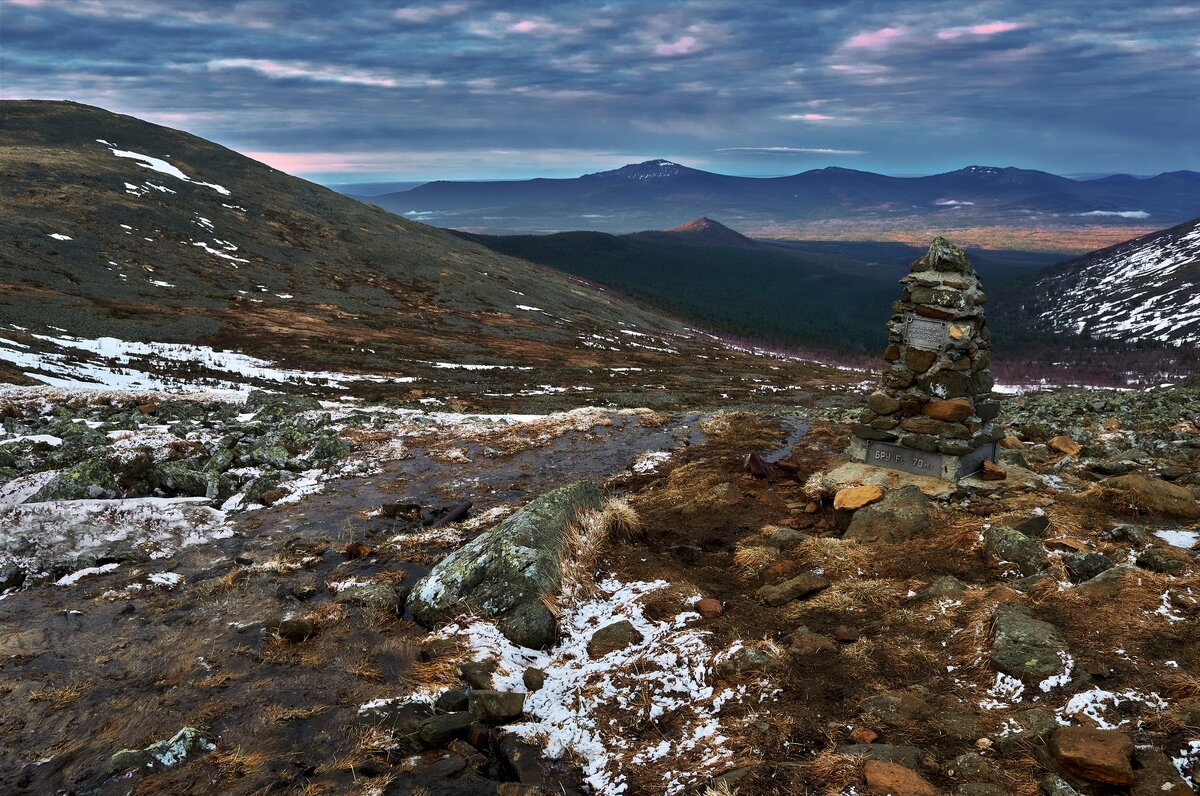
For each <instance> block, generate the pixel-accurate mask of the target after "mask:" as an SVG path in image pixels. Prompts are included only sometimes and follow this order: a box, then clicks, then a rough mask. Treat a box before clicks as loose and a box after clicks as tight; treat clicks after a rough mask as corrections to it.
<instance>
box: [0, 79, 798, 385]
mask: <svg viewBox="0 0 1200 796" xmlns="http://www.w3.org/2000/svg"><path fill="white" fill-rule="evenodd" d="M3 113H4V125H3V128H0V175H2V177H3V178H2V179H0V200H2V201H3V204H4V213H3V215H2V216H0V381H9V382H17V383H49V384H55V385H61V386H71V385H76V384H93V385H102V384H119V385H120V386H123V387H126V388H131V389H136V388H154V387H161V386H169V385H171V384H183V383H186V384H187V385H189V386H206V387H229V386H238V385H244V384H247V383H249V384H255V385H258V386H265V387H279V386H284V385H289V384H292V385H295V384H299V385H302V386H305V387H307V388H318V387H319V388H324V389H331V390H336V389H339V388H341V387H343V386H345V385H347V384H349V383H353V384H354V385H355V391H356V393H359V394H366V395H377V396H381V397H382V396H387V397H397V398H406V399H412V400H416V399H424V400H428V401H442V400H444V401H463V402H466V403H467V404H469V405H474V406H480V405H488V406H491V405H503V404H504V403H505V402H506V401H508V400H512V401H524V403H525V405H528V403H529V401H530V396H546V398H545V399H538V398H533V399H532V400H533V401H534V402H535V403H536V402H537V401H538V400H547V401H549V400H559V401H560V402H561V401H569V400H570V399H574V400H575V401H577V402H578V401H580V400H583V399H585V398H586V399H589V400H599V399H600V396H601V395H603V396H604V397H606V398H607V399H609V400H613V401H617V402H620V403H626V402H630V401H636V402H638V403H645V401H646V400H647V399H645V398H635V397H633V396H640V395H641V394H642V393H644V392H645V391H646V389H647V388H653V389H654V391H655V392H653V393H651V394H652V395H670V394H672V391H673V390H674V389H676V388H682V389H684V390H685V391H688V390H696V391H697V392H698V393H699V394H708V393H710V392H713V387H714V386H715V385H714V383H713V381H712V380H713V378H714V376H713V369H712V367H711V362H712V361H713V360H712V358H713V357H719V358H729V357H732V358H734V359H738V360H739V361H742V360H744V365H745V367H746V368H749V369H750V370H751V371H755V370H758V369H761V370H762V371H764V372H765V373H767V374H768V375H770V374H774V373H775V371H770V370H768V365H767V364H766V363H765V362H762V361H760V360H758V359H755V358H753V357H750V356H747V355H745V354H743V353H740V352H736V351H732V350H729V349H728V348H724V347H722V346H720V345H719V344H718V343H715V342H714V341H713V340H712V339H711V338H708V337H706V336H704V335H701V334H698V333H696V332H694V331H691V330H688V329H686V328H685V327H684V326H683V325H682V324H680V323H678V322H675V321H672V320H670V319H668V318H665V317H664V316H662V315H660V314H656V313H654V312H652V311H649V310H646V309H643V308H641V307H639V306H637V305H635V304H633V303H631V302H629V301H627V300H624V299H622V298H620V297H618V296H615V295H613V294H611V293H606V292H603V291H599V290H596V289H594V288H592V287H589V286H587V285H582V284H580V283H578V282H576V281H573V280H571V279H570V278H568V277H566V276H564V275H562V274H560V273H557V272H555V271H553V270H551V269H548V268H543V267H540V266H536V265H533V264H530V263H527V262H523V261H520V260H516V259H513V258H511V257H507V256H504V255H501V254H498V253H496V252H493V251H490V250H488V249H486V248H484V247H482V246H479V245H477V244H475V243H473V242H470V241H466V240H463V239H460V238H458V237H455V236H453V235H451V234H448V233H446V232H443V231H442V230H438V229H435V228H433V227H428V226H425V225H423V224H419V223H415V222H412V221H408V220H406V219H402V218H399V217H397V216H395V215H392V214H390V213H387V212H384V211H382V210H379V209H377V208H374V207H371V206H368V205H364V204H362V203H360V202H357V201H354V200H352V199H349V198H347V197H345V196H342V195H340V194H337V193H335V192H333V191H331V190H328V189H326V188H322V187H320V186H317V185H314V184H312V183H308V182H305V181H303V180H300V179H297V178H295V177H291V176H289V175H287V174H283V173H281V172H278V171H275V170H274V169H271V168H269V167H267V166H265V165H263V164H261V163H258V162H256V161H253V160H251V159H249V158H246V157H243V156H242V155H239V154H237V153H236V152H233V151H231V150H228V149H225V148H224V147H221V146H218V145H216V144H213V143H211V142H209V141H205V140H203V139H201V138H197V137H196V136H193V135H189V134H187V133H183V132H180V131H177V130H171V129H168V128H165V127H160V126H158V125H153V124H149V123H147V122H143V121H141V120H138V119H135V118H132V117H128V116H120V115H117V114H113V113H109V112H107V111H104V110H101V109H99V108H92V107H88V106H83V105H78V104H74V103H66V102H40V101H38V102H35V101H22V102H5V103H4V105H3ZM789 367H795V368H797V369H801V370H803V369H805V368H807V366H802V365H799V364H796V365H794V366H789ZM806 372H808V373H811V370H809V371H806ZM660 373H661V374H666V375H648V374H660ZM668 378H669V379H670V381H671V383H670V384H666V383H665V380H666V379H668ZM597 385H599V389H598V388H597ZM722 391H725V392H727V390H716V392H715V394H720V392H722Z"/></svg>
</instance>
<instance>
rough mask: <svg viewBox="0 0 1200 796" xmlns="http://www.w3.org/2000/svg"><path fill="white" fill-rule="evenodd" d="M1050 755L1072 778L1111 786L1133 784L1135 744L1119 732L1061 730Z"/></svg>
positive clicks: (1063, 728) (1067, 728)
mask: <svg viewBox="0 0 1200 796" xmlns="http://www.w3.org/2000/svg"><path fill="white" fill-rule="evenodd" d="M1049 748H1050V753H1051V754H1052V755H1054V759H1055V760H1057V761H1058V763H1059V765H1061V766H1062V767H1063V769H1064V770H1065V771H1066V772H1067V773H1068V774H1070V775H1072V776H1074V777H1078V778H1079V779H1082V780H1086V781H1088V782H1102V783H1104V784H1107V785H1132V784H1133V763H1132V760H1133V741H1131V740H1129V736H1127V735H1125V733H1122V732H1117V731H1115V730H1095V729H1092V728H1091V727H1061V728H1059V730H1058V731H1057V732H1055V733H1054V735H1053V736H1052V737H1051V738H1050V747H1049Z"/></svg>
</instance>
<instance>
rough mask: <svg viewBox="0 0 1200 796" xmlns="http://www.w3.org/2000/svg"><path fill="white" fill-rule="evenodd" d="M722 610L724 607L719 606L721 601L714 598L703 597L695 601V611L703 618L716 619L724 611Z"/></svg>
mask: <svg viewBox="0 0 1200 796" xmlns="http://www.w3.org/2000/svg"><path fill="white" fill-rule="evenodd" d="M724 610H725V609H724V608H722V607H721V601H720V600H714V599H713V598H712V597H705V598H704V599H703V600H700V601H699V602H697V603H696V613H698V614H700V616H702V617H704V618H705V619H716V618H717V617H718V616H720V615H721V614H722V613H723V612H724Z"/></svg>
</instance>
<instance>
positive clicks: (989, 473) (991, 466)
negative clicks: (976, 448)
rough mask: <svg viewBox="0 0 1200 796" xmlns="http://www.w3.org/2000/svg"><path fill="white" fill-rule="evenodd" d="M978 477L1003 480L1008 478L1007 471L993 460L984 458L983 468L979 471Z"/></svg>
mask: <svg viewBox="0 0 1200 796" xmlns="http://www.w3.org/2000/svg"><path fill="white" fill-rule="evenodd" d="M980 477H982V478H983V480H984V481H1003V480H1004V479H1005V478H1008V471H1007V470H1005V469H1004V468H1003V467H1001V466H1000V465H998V464H996V463H995V462H993V461H991V460H989V459H984V461H983V470H982V471H981V472H980Z"/></svg>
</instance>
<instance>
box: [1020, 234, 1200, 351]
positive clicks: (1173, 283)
mask: <svg viewBox="0 0 1200 796" xmlns="http://www.w3.org/2000/svg"><path fill="white" fill-rule="evenodd" d="M1037 289H1038V292H1039V293H1040V294H1041V295H1042V296H1043V297H1044V298H1043V300H1042V306H1041V307H1039V311H1038V314H1037V317H1038V320H1039V321H1040V323H1042V324H1044V325H1045V326H1047V327H1049V328H1052V329H1054V330H1056V331H1060V332H1071V333H1073V334H1080V335H1086V336H1088V337H1091V338H1093V339H1097V340H1114V341H1121V342H1125V343H1147V342H1153V343H1168V344H1172V345H1176V346H1197V345H1200V219H1197V220H1195V221H1189V222H1188V223H1186V224H1180V225H1179V226H1177V227H1172V228H1170V229H1166V230H1163V231H1161V232H1155V233H1153V234H1150V235H1145V236H1143V237H1140V238H1136V239H1134V240H1131V241H1127V242H1126V243H1122V244H1119V245H1117V246H1112V247H1110V248H1107V249H1102V250H1100V251H1098V252H1094V253H1092V254H1089V255H1087V256H1084V257H1080V258H1079V259H1077V260H1073V261H1071V262H1070V263H1067V264H1066V265H1063V266H1061V267H1059V268H1057V269H1055V270H1054V271H1052V272H1050V274H1049V275H1047V276H1046V277H1044V278H1043V279H1041V280H1040V281H1039V282H1038V284H1037Z"/></svg>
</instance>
